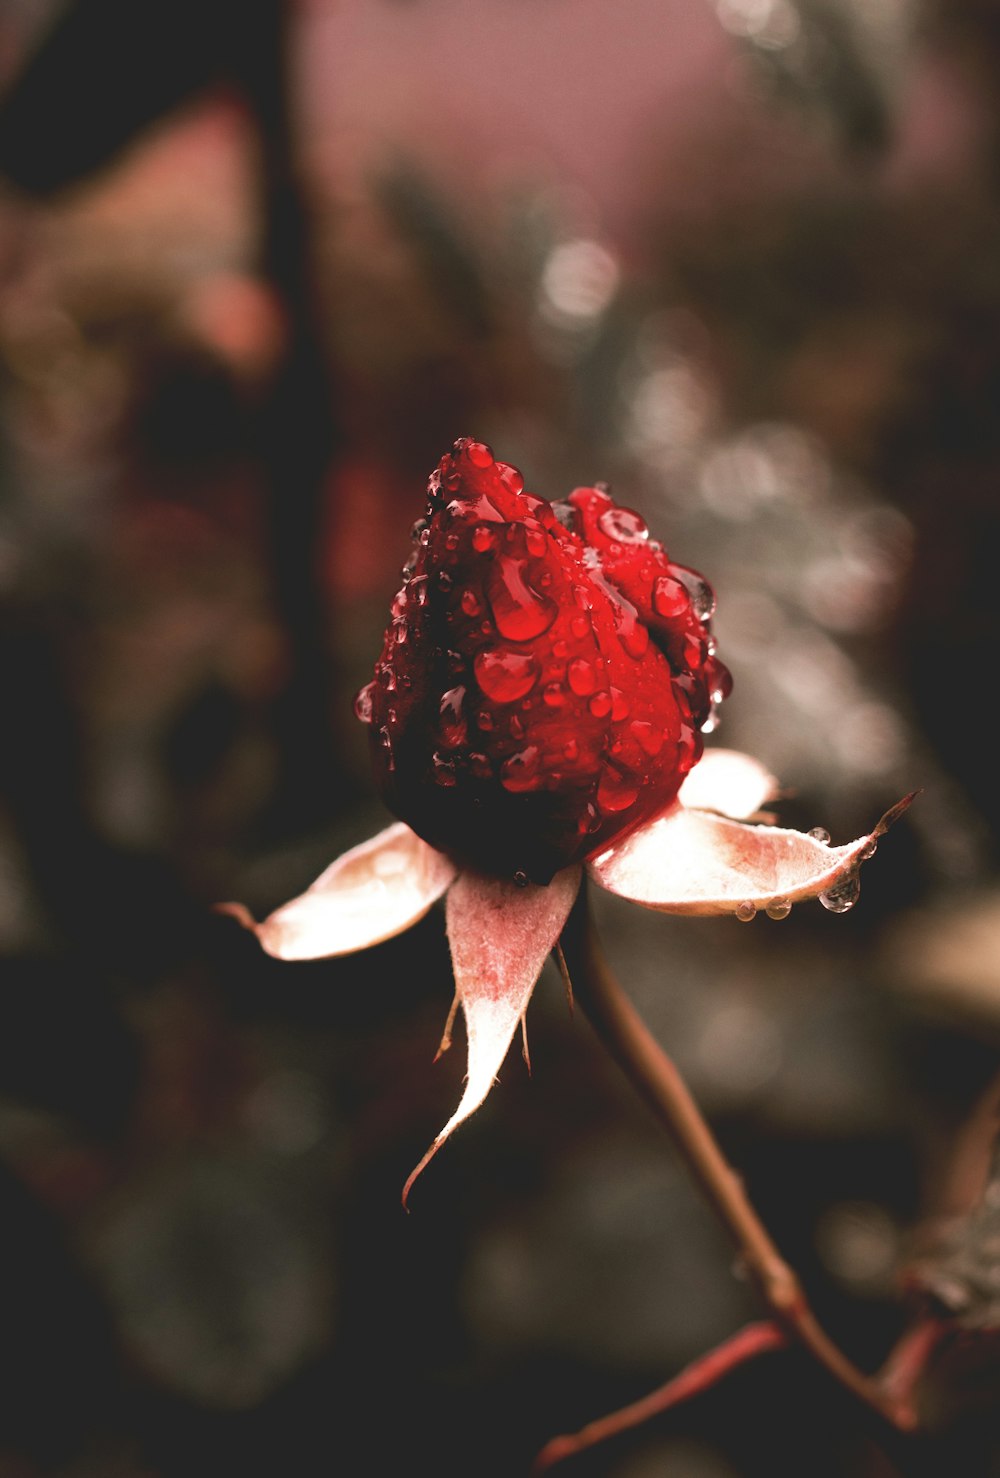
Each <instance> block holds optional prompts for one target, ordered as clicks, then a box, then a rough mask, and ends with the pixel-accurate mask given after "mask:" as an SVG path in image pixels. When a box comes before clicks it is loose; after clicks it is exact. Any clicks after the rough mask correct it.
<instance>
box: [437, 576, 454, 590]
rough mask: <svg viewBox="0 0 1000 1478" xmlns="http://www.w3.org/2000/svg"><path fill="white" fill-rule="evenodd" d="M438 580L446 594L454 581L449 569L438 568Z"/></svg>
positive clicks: (439, 587) (439, 586)
mask: <svg viewBox="0 0 1000 1478" xmlns="http://www.w3.org/2000/svg"><path fill="white" fill-rule="evenodd" d="M437 582H438V589H439V590H443V591H444V592H445V593H446V594H447V592H448V591H449V590H450V589H451V587H452V583H453V581H452V578H451V576H450V575H449V573H448V571H447V570H438V577H437Z"/></svg>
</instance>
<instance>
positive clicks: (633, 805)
mask: <svg viewBox="0 0 1000 1478" xmlns="http://www.w3.org/2000/svg"><path fill="white" fill-rule="evenodd" d="M413 537H414V543H415V552H414V556H413V557H412V558H411V560H410V562H409V564H408V566H407V569H406V571H405V572H404V583H403V586H402V588H401V589H400V591H399V592H398V594H397V596H396V598H395V600H394V601H393V604H392V612H391V619H390V622H389V625H388V627H387V629H386V633H385V638H384V643H383V647H382V652H381V655H380V657H379V659H378V662H377V664H376V667H375V675H374V678H373V680H372V682H371V683H369V684H368V685H367V686H366V687H365V688H364V689H362V691H361V693H360V694H359V695H358V699H357V703H356V710H357V714H358V717H359V718H360V719H361V720H362V721H363V722H365V723H367V724H368V725H369V726H370V733H371V742H372V756H373V763H374V770H375V776H376V780H377V782H378V784H379V788H380V790H381V793H382V795H383V797H384V799H385V801H386V803H387V805H388V806H389V808H390V809H391V810H392V811H393V812H395V814H396V815H397V816H398V817H399V818H401V819H400V820H399V821H397V822H396V824H394V825H392V826H389V827H388V828H386V830H384V831H382V832H380V833H379V834H378V835H377V836H375V837H373V838H372V839H371V840H370V841H368V842H365V843H362V844H361V845H360V846H358V847H355V848H353V849H352V850H351V851H349V852H347V853H346V854H344V856H342V857H340V858H338V859H337V860H336V861H335V862H333V863H332V864H331V866H330V867H329V868H327V870H326V871H325V872H324V873H323V874H322V876H321V877H320V878H318V879H317V881H316V882H315V883H314V884H313V885H312V886H311V887H310V888H309V889H308V890H307V891H306V892H305V893H304V894H302V895H301V896H300V897H299V898H296V899H294V900H292V901H291V902H290V903H288V904H286V905H284V906H283V907H282V908H279V909H278V910H277V911H276V912H275V913H273V914H272V915H271V916H270V917H269V918H268V919H266V920H265V921H264V922H263V923H262V924H256V923H255V922H254V921H253V920H252V919H251V918H250V917H249V915H248V914H247V913H246V911H245V910H244V909H243V908H242V907H241V906H240V905H227V907H228V908H229V909H230V911H231V912H233V913H234V914H235V915H236V916H237V917H239V918H240V919H241V921H242V922H243V923H244V924H246V925H247V926H248V927H250V928H252V929H254V931H255V932H256V934H257V936H258V937H259V939H260V941H261V943H262V945H263V947H264V948H265V949H266V950H267V951H268V952H269V953H270V954H272V955H275V956H277V957H278V958H281V959H286V960H300V959H316V958H320V957H324V956H332V955H339V954H347V953H350V952H352V951H354V950H358V949H363V948H366V947H368V946H371V945H374V944H377V943H379V942H380V941H382V940H384V939H388V938H390V937H392V936H393V935H395V934H398V933H401V932H402V931H403V930H404V929H407V928H409V927H410V926H411V925H412V924H414V923H416V922H417V920H418V919H420V918H422V917H423V915H424V914H425V913H426V912H427V911H428V910H429V909H430V908H431V906H432V905H433V904H434V903H435V902H436V901H437V900H438V899H439V898H441V897H442V896H444V895H447V896H446V902H445V912H446V924H447V931H448V940H449V945H450V949H451V958H452V966H453V969H454V976H455V992H456V994H455V1006H454V1007H453V1011H452V1015H453V1014H454V1011H455V1009H456V1008H457V1007H458V1006H461V1008H462V1012H463V1015H464V1019H465V1026H466V1034H467V1038H468V1074H467V1078H466V1084H465V1091H464V1093H463V1095H462V1099H461V1102H460V1103H459V1106H458V1108H457V1109H456V1111H455V1113H454V1114H453V1115H452V1117H451V1119H450V1120H449V1121H448V1123H447V1124H446V1125H445V1127H444V1129H443V1130H442V1131H441V1133H440V1134H439V1135H438V1137H437V1139H436V1140H435V1141H434V1144H433V1145H432V1146H431V1148H430V1150H429V1151H428V1153H427V1155H426V1156H425V1157H424V1159H423V1160H422V1161H421V1163H420V1165H418V1167H417V1169H416V1170H415V1171H414V1172H413V1175H412V1176H411V1177H410V1181H409V1182H408V1183H407V1190H408V1189H409V1185H410V1184H412V1181H413V1179H414V1178H415V1177H416V1175H417V1174H419V1172H420V1170H422V1169H423V1167H424V1165H426V1163H427V1161H428V1160H429V1159H430V1157H431V1156H432V1155H433V1154H434V1153H435V1151H436V1150H437V1149H438V1148H439V1147H440V1145H441V1144H442V1143H443V1142H444V1140H445V1139H446V1138H447V1137H448V1136H449V1135H450V1134H451V1132H452V1131H453V1130H454V1129H455V1128H456V1127H457V1126H458V1125H459V1124H460V1123H462V1121H463V1120H464V1119H466V1118H468V1116H469V1115H470V1114H471V1113H472V1112H473V1111H474V1110H475V1109H476V1108H478V1107H479V1106H480V1104H481V1103H482V1102H483V1100H484V1099H485V1098H486V1096H487V1094H488V1092H489V1090H490V1087H491V1086H492V1084H493V1081H494V1079H495V1076H496V1073H497V1071H498V1069H499V1068H500V1065H501V1063H502V1062H503V1059H504V1057H505V1056H506V1053H507V1050H508V1048H509V1046H510V1043H511V1040H512V1038H513V1036H514V1034H515V1032H516V1030H517V1027H518V1025H519V1024H520V1023H522V1022H523V1020H524V1015H525V1012H526V1010H527V1006H528V1002H529V1000H530V997H531V993H532V990H533V989H534V986H535V983H536V981H537V980H538V977H539V975H540V973H541V971H542V967H543V965H544V963H545V960H546V957H547V956H548V954H549V952H550V951H551V950H552V949H553V948H554V946H555V945H556V943H557V942H558V939H559V936H560V934H561V932H562V929H563V926H564V925H565V923H566V920H567V918H568V917H569V913H570V910H571V908H572V907H573V903H574V901H575V899H576V897H577V894H578V892H579V890H580V887H581V883H582V880H583V878H584V875H585V874H586V875H587V876H589V877H590V879H591V880H592V881H593V882H595V883H597V884H598V885H600V886H601V887H603V888H606V889H607V890H608V891H610V892H612V893H616V894H618V895H619V896H621V897H623V898H627V899H631V900H633V901H634V902H637V903H641V904H643V905H645V906H646V907H649V908H653V909H659V910H662V911H664V912H669V913H681V914H703V915H704V914H730V915H735V916H736V917H737V918H739V919H743V920H749V919H752V918H753V917H754V916H755V915H756V914H757V913H758V912H766V913H767V914H768V915H769V916H770V917H772V918H776V919H780V918H784V917H785V916H786V915H787V914H788V912H789V911H790V909H791V906H792V905H793V904H794V903H796V902H798V901H800V900H803V899H808V898H817V897H818V898H819V899H820V900H821V901H822V902H823V903H824V904H825V906H826V907H828V908H829V909H831V910H832V911H834V912H842V911H844V910H845V909H846V908H848V907H850V906H851V904H852V903H853V901H854V899H855V898H856V897H857V875H858V869H859V867H860V864H861V863H862V862H863V861H865V860H866V859H867V858H868V857H870V856H871V855H872V853H873V852H874V850H875V847H876V844H877V840H878V837H879V836H880V835H881V834H882V832H883V831H884V830H885V829H886V828H887V826H888V825H889V824H890V823H891V822H892V821H893V820H894V819H895V817H896V816H897V815H898V814H899V813H900V811H901V810H902V809H903V808H905V806H906V805H907V804H908V803H909V800H910V799H911V798H910V797H907V798H906V800H904V801H902V802H900V803H899V805H898V806H896V807H894V808H893V810H891V811H890V812H888V813H887V814H886V816H884V817H883V818H882V820H881V821H880V822H879V823H878V825H877V826H876V827H875V828H874V829H873V831H872V832H871V833H870V834H868V835H867V836H864V837H861V838H859V839H858V840H856V841H854V842H851V843H848V844H847V845H845V846H840V847H831V846H830V845H829V837H828V836H827V834H826V833H825V832H822V831H819V830H817V831H816V832H814V833H810V834H803V833H799V832H795V831H789V830H785V829H783V828H780V827H777V826H774V825H772V824H769V823H770V820H771V818H770V817H769V816H764V815H762V814H761V813H762V808H763V807H764V806H766V805H767V804H768V802H769V801H771V800H773V799H774V798H775V796H776V794H777V783H776V781H775V780H774V779H773V777H772V776H771V775H770V774H769V773H768V772H767V770H766V769H765V768H764V767H763V766H762V765H760V764H759V763H758V762H757V761H756V760H753V759H751V758H750V757H749V756H747V755H742V754H737V753H735V752H732V751H728V750H710V751H709V752H707V753H703V737H702V736H703V734H704V733H706V732H711V730H712V729H713V728H714V726H715V718H716V708H717V705H718V704H719V703H720V702H721V701H722V699H724V698H725V696H726V695H727V694H728V692H729V689H730V686H731V683H730V677H729V673H728V671H727V670H726V668H725V667H724V666H723V665H722V663H721V662H720V661H719V660H718V659H717V658H716V656H715V648H714V640H713V638H712V636H711V631H710V620H711V615H712V611H713V609H714V596H713V594H712V592H711V590H710V588H709V586H708V585H707V583H706V582H705V581H704V579H703V578H702V577H701V576H700V575H698V574H697V572H695V571H694V570H691V569H690V568H688V567H687V566H684V565H679V564H676V563H674V562H672V561H671V560H670V558H669V556H668V554H667V552H666V550H665V549H664V547H663V545H662V544H660V543H658V542H657V541H655V540H654V539H652V538H650V536H649V531H648V530H647V528H646V526H645V524H644V522H643V520H642V519H641V518H640V517H639V515H638V514H636V513H634V512H632V511H631V510H630V509H627V508H622V507H619V506H618V505H617V504H616V503H615V502H614V501H613V499H612V498H611V496H610V495H609V493H608V492H607V490H606V488H604V487H602V486H600V485H598V486H595V487H590V488H577V489H576V490H575V491H574V492H572V493H571V494H570V496H569V498H568V499H567V500H566V502H564V503H548V502H546V501H545V500H544V499H542V498H539V497H536V496H535V495H534V494H532V493H529V492H526V491H525V489H524V481H523V478H522V477H521V474H520V473H519V472H518V471H517V469H516V468H514V467H511V466H509V465H508V464H505V463H502V462H497V461H496V460H495V458H494V456H493V453H492V451H491V450H490V448H489V447H487V446H486V445H485V444H484V443H482V442H475V441H471V440H469V439H467V438H465V439H462V440H460V441H458V442H456V443H455V446H454V448H453V450H452V451H451V452H450V453H448V454H446V455H445V456H444V457H443V458H442V460H441V462H440V464H439V465H438V467H437V468H436V469H435V471H434V473H432V475H431V478H430V481H429V484H428V503H427V509H426V517H425V518H424V519H422V520H420V521H419V522H418V524H417V525H415V527H414V531H413ZM748 822H749V823H751V824H747V823H748ZM754 822H756V823H757V824H752V823H754ZM451 1022H452V1016H449V1019H448V1025H447V1027H446V1030H445V1036H444V1039H443V1041H442V1047H445V1046H447V1045H448V1044H449V1042H450V1028H451Z"/></svg>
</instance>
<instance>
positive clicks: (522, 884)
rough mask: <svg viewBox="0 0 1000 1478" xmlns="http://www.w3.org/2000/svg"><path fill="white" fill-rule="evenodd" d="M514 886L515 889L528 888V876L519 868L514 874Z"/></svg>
mask: <svg viewBox="0 0 1000 1478" xmlns="http://www.w3.org/2000/svg"><path fill="white" fill-rule="evenodd" d="M514 886H515V888H526V887H527V886H528V874H527V873H526V872H525V871H524V870H523V869H522V868H520V867H519V868H518V870H517V872H516V873H515V874H514Z"/></svg>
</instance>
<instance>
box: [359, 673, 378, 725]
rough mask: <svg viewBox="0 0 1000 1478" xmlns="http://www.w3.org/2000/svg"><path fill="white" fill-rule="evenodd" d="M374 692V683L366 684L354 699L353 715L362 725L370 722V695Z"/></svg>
mask: <svg viewBox="0 0 1000 1478" xmlns="http://www.w3.org/2000/svg"><path fill="white" fill-rule="evenodd" d="M374 691H375V684H374V683H366V684H365V686H364V687H363V688H361V690H360V691H359V692H358V694H357V697H356V698H355V699H354V714H355V717H356V718H359V719H360V720H361V722H362V723H363V724H370V723H371V721H372V694H373V693H374Z"/></svg>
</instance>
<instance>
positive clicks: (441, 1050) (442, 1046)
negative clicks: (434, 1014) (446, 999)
mask: <svg viewBox="0 0 1000 1478" xmlns="http://www.w3.org/2000/svg"><path fill="white" fill-rule="evenodd" d="M457 1011H458V995H457V993H456V995H455V999H454V1000H453V1001H452V1003H451V1006H450V1008H449V1011H448V1019H447V1021H446V1022H445V1024H444V1031H443V1032H442V1033H441V1041H440V1043H439V1044H438V1049H437V1051H436V1052H435V1054H434V1061H435V1062H437V1061H438V1060H439V1058H442V1057H443V1056H444V1054H445V1053H446V1052H447V1050H448V1048H449V1047H450V1046H451V1029H452V1027H453V1026H454V1025H455V1014H456V1012H457Z"/></svg>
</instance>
